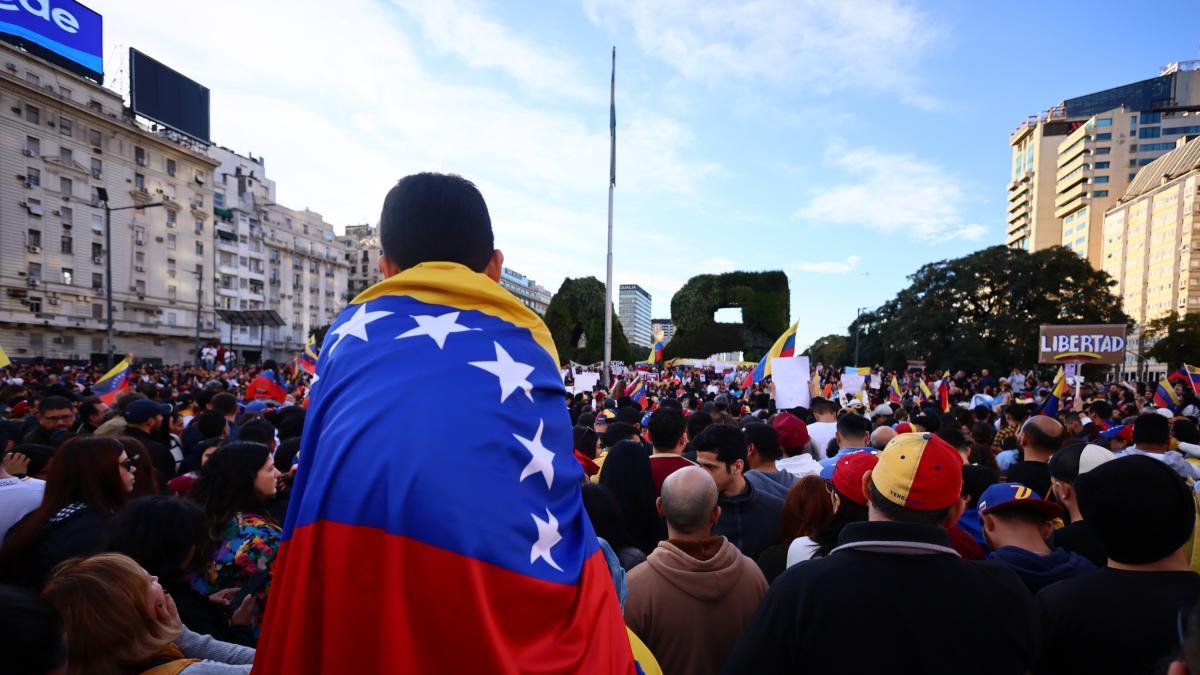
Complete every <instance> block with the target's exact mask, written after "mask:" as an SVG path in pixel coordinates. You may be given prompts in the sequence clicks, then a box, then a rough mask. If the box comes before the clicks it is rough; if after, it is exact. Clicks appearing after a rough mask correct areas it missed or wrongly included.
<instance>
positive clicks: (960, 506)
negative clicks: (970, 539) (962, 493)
mask: <svg viewBox="0 0 1200 675" xmlns="http://www.w3.org/2000/svg"><path fill="white" fill-rule="evenodd" d="M966 510H967V502H966V500H964V499H960V500H958V501H956V502H954V504H952V505H951V506H950V513H948V514H946V519H945V520H943V521H942V527H944V528H946V529H947V530H949V529H950V528H952V527H954V526H955V525H956V524H957V523H958V519H959V518H961V517H962V514H963V511H966Z"/></svg>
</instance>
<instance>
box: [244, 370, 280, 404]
mask: <svg viewBox="0 0 1200 675" xmlns="http://www.w3.org/2000/svg"><path fill="white" fill-rule="evenodd" d="M259 399H263V400H269V401H275V402H277V403H283V402H284V401H286V400H287V390H286V389H284V388H283V387H282V386H280V384H279V380H278V379H277V378H276V377H275V371H273V370H264V371H262V372H261V373H259V374H258V377H256V378H254V380H252V381H251V382H250V384H249V385H247V386H246V400H247V401H257V400H259Z"/></svg>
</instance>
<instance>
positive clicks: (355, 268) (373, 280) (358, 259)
mask: <svg viewBox="0 0 1200 675" xmlns="http://www.w3.org/2000/svg"><path fill="white" fill-rule="evenodd" d="M338 241H340V242H341V244H342V245H343V246H344V247H346V249H347V250H346V253H345V256H346V264H348V265H349V266H350V275H349V284H350V287H349V289H348V290H349V293H350V295H351V297H353V296H355V295H358V294H359V293H361V292H363V291H365V290H366V289H368V288H370V287H371V286H374V285H375V284H377V283H379V282H380V281H381V280H382V279H383V273H382V272H380V271H379V257H380V256H382V255H383V247H382V245H381V244H380V243H379V228H378V227H376V226H374V225H370V224H363V225H347V226H346V233H345V234H343V235H342V236H341V237H339V238H338Z"/></svg>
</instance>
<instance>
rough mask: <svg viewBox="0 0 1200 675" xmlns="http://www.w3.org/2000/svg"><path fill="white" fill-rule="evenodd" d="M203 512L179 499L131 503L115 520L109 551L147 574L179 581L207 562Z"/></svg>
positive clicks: (157, 497) (156, 497) (155, 498)
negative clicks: (127, 557) (205, 559)
mask: <svg viewBox="0 0 1200 675" xmlns="http://www.w3.org/2000/svg"><path fill="white" fill-rule="evenodd" d="M206 531H207V527H206V521H205V517H204V510H203V509H201V508H200V507H199V506H197V505H196V503H195V502H192V501H189V500H186V499H181V498H179V497H164V496H161V495H151V496H148V497H141V498H138V499H135V500H133V501H132V502H129V504H128V505H127V506H126V507H125V508H124V509H123V510H122V511H121V513H120V514H119V515H118V516H117V517H116V518H115V519H113V523H112V529H111V534H110V537H109V543H108V550H110V551H113V552H115V553H124V554H125V555H127V556H129V557H130V558H133V559H134V560H136V561H137V563H138V564H139V565H141V566H142V567H144V568H145V569H146V571H147V572H149V573H150V574H153V575H155V576H159V577H162V578H164V579H171V578H179V577H180V576H181V575H182V574H183V573H185V572H188V571H190V570H189V569H187V568H185V567H184V565H185V563H188V562H189V561H188V557H189V555H190V556H191V561H190V564H189V566H190V567H191V568H193V569H194V568H196V567H198V566H199V565H202V564H203V562H204V557H205V556H204V555H203V551H204V549H205V545H206V543H207V533H206Z"/></svg>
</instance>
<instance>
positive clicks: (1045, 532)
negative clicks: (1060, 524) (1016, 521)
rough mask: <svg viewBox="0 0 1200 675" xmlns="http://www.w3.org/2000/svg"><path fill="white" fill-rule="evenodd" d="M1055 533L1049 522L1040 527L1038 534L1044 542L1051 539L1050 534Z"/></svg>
mask: <svg viewBox="0 0 1200 675" xmlns="http://www.w3.org/2000/svg"><path fill="white" fill-rule="evenodd" d="M1053 531H1054V526H1053V525H1051V524H1050V523H1048V522H1046V523H1042V524H1041V525H1039V526H1038V534H1039V535H1041V537H1042V540H1043V541H1045V540H1047V539H1049V538H1050V533H1051V532H1053Z"/></svg>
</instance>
